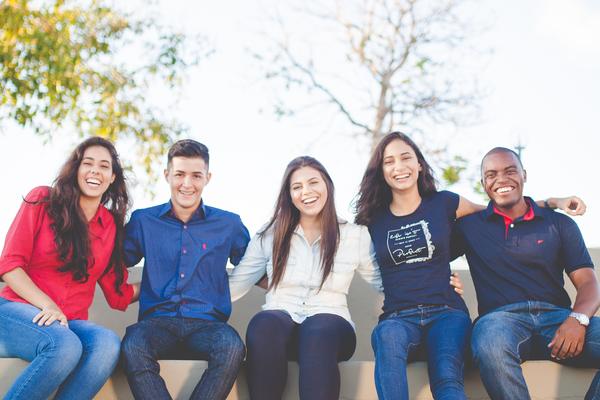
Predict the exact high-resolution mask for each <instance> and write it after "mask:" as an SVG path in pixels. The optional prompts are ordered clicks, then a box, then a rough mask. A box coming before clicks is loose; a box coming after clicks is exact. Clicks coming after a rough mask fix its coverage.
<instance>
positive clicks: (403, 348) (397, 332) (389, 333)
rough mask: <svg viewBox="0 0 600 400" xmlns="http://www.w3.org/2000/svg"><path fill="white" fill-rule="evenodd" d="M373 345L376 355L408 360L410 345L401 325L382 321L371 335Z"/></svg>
mask: <svg viewBox="0 0 600 400" xmlns="http://www.w3.org/2000/svg"><path fill="white" fill-rule="evenodd" d="M371 345H372V347H373V350H374V351H375V353H376V355H380V356H381V355H385V356H392V357H399V358H401V359H404V360H406V358H407V357H408V348H409V346H410V343H409V338H408V335H407V333H406V331H405V330H404V329H402V327H401V326H400V325H398V324H395V323H393V322H392V321H382V322H380V323H378V324H377V326H376V327H375V329H374V330H373V333H372V334H371Z"/></svg>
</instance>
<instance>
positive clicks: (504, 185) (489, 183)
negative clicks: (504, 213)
mask: <svg viewBox="0 0 600 400" xmlns="http://www.w3.org/2000/svg"><path fill="white" fill-rule="evenodd" d="M481 174H482V178H481V183H482V184H483V187H484V189H485V192H486V193H487V195H488V197H489V198H490V199H491V200H492V201H493V202H494V204H495V205H496V206H497V207H498V208H500V209H502V210H510V209H511V208H513V207H515V206H516V205H518V204H520V203H521V202H522V201H524V200H523V186H524V184H525V182H526V180H527V174H526V172H525V170H524V169H523V167H522V166H521V163H520V162H519V160H518V159H517V157H516V156H515V155H514V154H512V153H510V152H506V151H501V152H495V153H490V154H488V155H486V156H485V158H484V159H483V162H482V163H481Z"/></svg>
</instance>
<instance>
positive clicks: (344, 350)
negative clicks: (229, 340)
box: [246, 310, 356, 400]
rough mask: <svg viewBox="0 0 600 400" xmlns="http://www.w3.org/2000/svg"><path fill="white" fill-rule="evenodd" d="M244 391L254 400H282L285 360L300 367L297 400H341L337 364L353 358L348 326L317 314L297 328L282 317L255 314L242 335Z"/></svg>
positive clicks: (336, 318) (274, 312) (272, 313)
mask: <svg viewBox="0 0 600 400" xmlns="http://www.w3.org/2000/svg"><path fill="white" fill-rule="evenodd" d="M246 343H247V345H248V359H247V364H246V371H247V378H248V389H249V392H250V398H251V399H253V400H277V399H281V397H282V395H283V391H284V389H285V381H286V379H287V365H288V363H287V362H288V360H295V361H298V366H299V367H300V368H299V369H300V379H299V383H300V385H299V386H300V388H299V389H300V393H299V394H300V397H299V398H300V399H301V400H304V399H307V400H329V399H337V398H339V397H340V371H339V369H338V362H340V361H346V360H348V359H350V357H352V354H353V353H354V349H355V347H356V335H355V333H354V329H353V328H352V325H350V323H349V322H348V321H346V320H345V319H344V318H342V317H340V316H338V315H334V314H316V315H313V316H311V317H308V318H306V319H305V320H304V321H302V323H300V324H298V323H296V322H294V321H293V320H292V318H291V317H290V315H289V314H288V313H287V312H285V311H280V310H267V311H261V312H259V313H258V314H256V315H255V316H254V317H253V318H252V320H251V321H250V323H249V324H248V330H247V332H246Z"/></svg>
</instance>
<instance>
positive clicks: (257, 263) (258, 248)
mask: <svg viewBox="0 0 600 400" xmlns="http://www.w3.org/2000/svg"><path fill="white" fill-rule="evenodd" d="M267 241H269V239H268V238H266V237H265V238H263V237H261V236H259V235H258V234H256V235H254V237H253V238H252V240H250V243H249V244H248V248H247V249H246V253H245V254H244V257H243V258H242V260H241V261H240V263H239V264H238V265H237V266H235V267H234V268H233V270H232V271H231V272H230V274H229V291H230V293H231V301H236V300H239V299H240V298H241V297H243V296H244V295H245V294H246V293H248V292H249V291H250V289H252V286H254V284H256V282H258V281H259V280H260V278H262V277H263V275H264V274H265V272H266V270H267V262H268V261H269V258H270V257H271V254H270V251H269V252H265V249H264V246H263V242H267ZM267 248H270V246H267Z"/></svg>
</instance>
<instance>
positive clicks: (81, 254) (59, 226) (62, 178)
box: [46, 137, 129, 293]
mask: <svg viewBox="0 0 600 400" xmlns="http://www.w3.org/2000/svg"><path fill="white" fill-rule="evenodd" d="M92 146H102V147H104V148H105V149H106V150H108V152H109V153H110V157H111V164H112V170H113V174H114V175H115V180H114V181H113V183H111V184H110V186H109V187H108V189H107V190H106V192H104V194H103V195H102V199H101V201H100V202H101V204H103V205H104V206H105V207H106V208H107V209H108V210H109V211H110V213H111V214H112V216H113V218H114V221H115V226H116V235H115V243H114V248H113V251H112V254H111V256H110V262H109V263H108V266H107V267H106V270H105V271H104V273H106V272H108V271H109V270H110V269H111V268H112V269H113V270H114V271H115V273H116V276H117V279H116V281H115V289H116V290H117V292H119V293H120V289H119V288H120V286H121V284H122V283H123V279H124V268H125V267H124V262H123V239H124V234H125V228H124V226H125V215H126V214H127V210H128V208H129V195H128V193H127V185H126V184H125V176H124V174H123V167H122V166H121V162H120V161H119V155H118V154H117V150H116V149H115V147H114V146H113V144H112V143H111V142H109V141H108V140H106V139H103V138H100V137H91V138H88V139H86V140H84V141H83V142H82V143H80V144H79V145H78V146H77V147H76V148H75V150H73V152H72V153H71V155H70V156H69V158H68V159H67V161H66V162H65V163H64V165H63V166H62V168H61V169H60V172H59V173H58V176H57V177H56V179H55V180H54V183H53V184H52V188H51V189H50V194H49V195H48V198H47V204H46V209H47V211H48V214H49V215H50V217H51V218H52V220H53V221H54V222H53V223H52V230H53V232H54V242H55V243H56V247H57V250H58V255H59V258H60V260H61V261H63V262H64V263H65V264H64V265H63V266H62V267H60V268H59V270H60V271H62V272H71V273H72V274H73V279H74V280H76V281H78V282H86V281H87V280H88V278H89V273H88V264H90V263H93V262H94V260H93V257H92V256H91V254H90V241H89V234H88V222H87V219H86V218H85V215H84V213H83V210H82V209H81V206H80V205H79V198H80V196H81V190H80V188H79V184H78V183H77V172H78V170H79V166H80V164H81V160H82V159H83V154H84V153H85V151H86V149H87V148H89V147H92ZM90 257H92V259H91V260H90Z"/></svg>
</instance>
